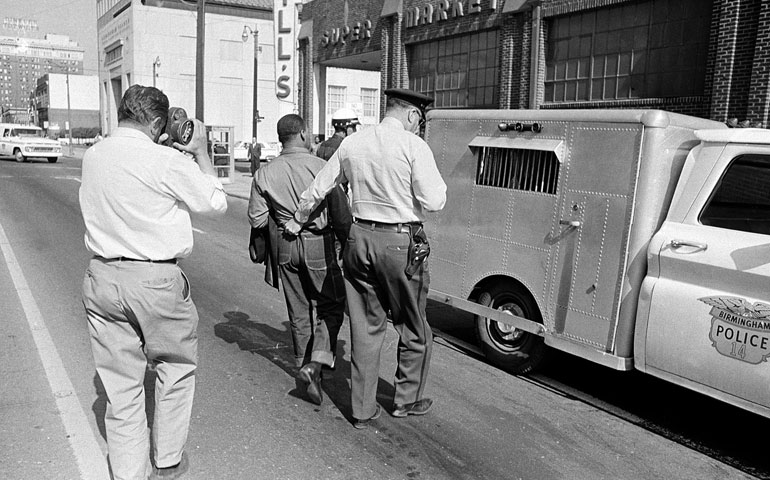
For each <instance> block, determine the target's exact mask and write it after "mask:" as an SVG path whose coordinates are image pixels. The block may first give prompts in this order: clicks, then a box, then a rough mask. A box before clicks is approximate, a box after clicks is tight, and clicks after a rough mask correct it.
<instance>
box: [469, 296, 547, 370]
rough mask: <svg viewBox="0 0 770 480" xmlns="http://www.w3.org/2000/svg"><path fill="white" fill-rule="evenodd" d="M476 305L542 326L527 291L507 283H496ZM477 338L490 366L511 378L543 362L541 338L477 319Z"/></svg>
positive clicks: (483, 318) (484, 319) (533, 302)
mask: <svg viewBox="0 0 770 480" xmlns="http://www.w3.org/2000/svg"><path fill="white" fill-rule="evenodd" d="M478 303H480V304H481V305H484V306H487V307H492V308H494V309H495V310H503V311H508V312H510V313H512V314H514V315H516V316H519V317H524V318H526V319H529V320H532V321H534V322H538V323H542V321H543V320H542V315H541V314H540V309H539V308H537V303H535V301H534V300H533V299H532V297H531V296H530V295H529V293H528V292H527V291H525V290H524V289H523V288H520V287H517V286H515V285H512V284H508V283H497V284H494V285H492V286H491V287H489V288H488V289H486V290H484V291H482V292H481V294H480V295H479V297H478ZM476 335H477V337H478V340H479V345H480V346H481V350H482V351H483V352H484V355H485V356H486V357H487V359H488V360H489V361H490V363H492V364H493V365H495V366H497V367H499V368H502V369H503V370H506V371H508V372H511V373H514V374H517V375H518V374H525V373H529V372H531V371H532V370H534V369H535V368H537V366H538V365H540V363H541V362H542V361H543V358H544V357H545V353H546V348H547V347H546V345H545V344H544V343H543V337H541V336H539V335H534V334H532V333H529V332H525V331H523V330H519V329H516V328H513V327H509V326H507V325H504V324H501V323H498V322H496V321H494V320H491V319H489V318H486V317H483V316H479V315H477V316H476Z"/></svg>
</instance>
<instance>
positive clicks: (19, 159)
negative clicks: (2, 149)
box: [13, 148, 27, 163]
mask: <svg viewBox="0 0 770 480" xmlns="http://www.w3.org/2000/svg"><path fill="white" fill-rule="evenodd" d="M13 156H14V157H16V161H17V162H19V163H23V162H26V161H27V157H25V156H24V154H23V153H21V150H20V149H18V148H17V149H16V150H14V151H13Z"/></svg>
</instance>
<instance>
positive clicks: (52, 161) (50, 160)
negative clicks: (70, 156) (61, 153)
mask: <svg viewBox="0 0 770 480" xmlns="http://www.w3.org/2000/svg"><path fill="white" fill-rule="evenodd" d="M57 160H59V157H48V163H56V161H57Z"/></svg>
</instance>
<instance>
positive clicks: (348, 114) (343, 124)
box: [315, 108, 361, 160]
mask: <svg viewBox="0 0 770 480" xmlns="http://www.w3.org/2000/svg"><path fill="white" fill-rule="evenodd" d="M358 125H361V122H359V121H358V115H356V112H354V111H353V110H351V109H349V108H340V109H339V110H337V111H336V112H334V113H333V114H332V127H334V135H332V136H331V137H330V138H329V139H328V140H326V141H324V142H321V144H320V145H318V149H317V150H316V152H315V154H316V155H318V156H319V157H321V158H323V159H324V160H329V159H330V158H332V155H334V152H336V151H337V148H339V146H340V143H342V140H343V139H344V138H345V137H347V136H349V135H352V134H354V133H355V132H356V128H357V127H358Z"/></svg>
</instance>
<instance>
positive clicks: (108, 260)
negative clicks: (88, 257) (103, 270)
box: [96, 257, 176, 264]
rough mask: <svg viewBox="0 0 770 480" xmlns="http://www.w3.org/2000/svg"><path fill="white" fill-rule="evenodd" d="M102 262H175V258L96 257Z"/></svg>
mask: <svg viewBox="0 0 770 480" xmlns="http://www.w3.org/2000/svg"><path fill="white" fill-rule="evenodd" d="M96 258H98V259H99V260H101V261H103V262H142V263H173V264H176V258H169V259H168V260H143V259H139V258H129V257H119V258H104V257H96Z"/></svg>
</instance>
